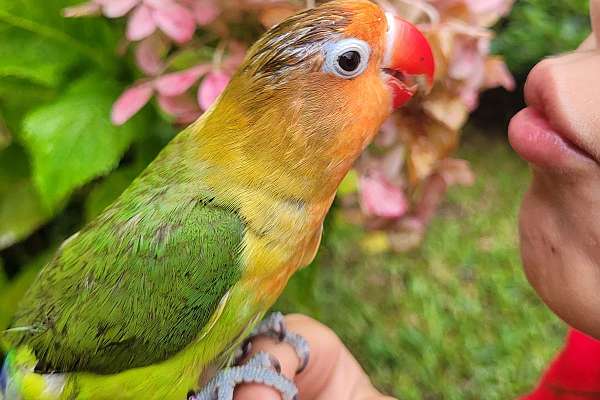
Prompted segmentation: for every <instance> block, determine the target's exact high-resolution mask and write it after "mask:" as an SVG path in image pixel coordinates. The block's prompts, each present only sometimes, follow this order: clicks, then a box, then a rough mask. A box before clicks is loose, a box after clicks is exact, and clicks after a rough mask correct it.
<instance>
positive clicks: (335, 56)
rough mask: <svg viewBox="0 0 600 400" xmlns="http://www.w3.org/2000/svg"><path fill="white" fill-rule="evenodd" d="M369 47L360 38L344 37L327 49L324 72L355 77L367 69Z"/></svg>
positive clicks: (343, 76) (369, 53)
mask: <svg viewBox="0 0 600 400" xmlns="http://www.w3.org/2000/svg"><path fill="white" fill-rule="evenodd" d="M370 55H371V48H370V47H369V45H368V44H367V43H365V42H363V41H362V40H358V39H344V40H341V41H339V42H336V43H333V44H331V45H330V46H329V48H328V49H327V54H326V58H325V65H324V70H325V72H328V73H331V74H334V75H336V76H339V77H340V78H344V79H352V78H356V77H357V76H359V75H360V74H362V73H363V72H365V69H367V66H368V65H369V57H370Z"/></svg>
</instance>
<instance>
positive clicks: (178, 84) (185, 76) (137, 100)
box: [111, 64, 210, 125]
mask: <svg viewBox="0 0 600 400" xmlns="http://www.w3.org/2000/svg"><path fill="white" fill-rule="evenodd" d="M209 71H210V65H207V64H200V65H197V66H195V67H193V68H189V69H186V70H183V71H180V72H173V73H170V74H166V75H163V76H160V77H158V78H155V79H154V80H151V81H145V82H141V83H138V84H136V85H134V86H132V87H130V88H128V89H127V90H125V91H124V92H123V94H121V96H119V98H118V99H117V101H116V102H115V104H113V108H112V114H111V120H112V122H113V124H115V125H122V124H124V123H125V122H127V121H128V120H129V119H130V118H131V117H132V116H134V115H135V114H136V113H137V112H138V111H139V110H141V109H142V107H144V105H146V103H148V102H149V101H150V99H151V98H152V95H153V94H154V93H155V91H156V92H158V94H159V96H160V97H161V98H162V104H167V107H166V108H165V111H166V112H167V113H169V114H171V115H173V116H174V117H176V118H177V117H180V116H181V115H180V114H182V113H181V112H180V111H178V112H176V113H172V112H170V111H172V110H174V109H175V107H174V106H173V107H169V105H173V104H174V101H175V100H173V101H171V100H168V99H167V98H169V97H178V96H181V95H183V94H184V93H185V92H186V91H188V90H189V89H190V88H191V87H192V86H193V85H194V84H195V83H196V82H197V81H198V79H200V77H202V75H205V74H206V73H207V72H209ZM178 104H179V103H178ZM159 105H161V102H159ZM198 111H199V109H198Z"/></svg>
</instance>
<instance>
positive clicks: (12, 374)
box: [0, 350, 19, 400]
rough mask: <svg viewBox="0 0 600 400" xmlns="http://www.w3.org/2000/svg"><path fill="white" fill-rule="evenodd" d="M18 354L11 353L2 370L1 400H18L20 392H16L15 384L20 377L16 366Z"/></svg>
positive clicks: (7, 356) (0, 377)
mask: <svg viewBox="0 0 600 400" xmlns="http://www.w3.org/2000/svg"><path fill="white" fill-rule="evenodd" d="M15 358H16V353H15V351H14V350H13V351H10V352H9V353H8V354H7V355H6V358H5V359H4V364H3V365H2V369H1V370H0V400H9V399H11V400H12V399H18V398H19V396H18V392H16V391H15V389H16V388H15V384H16V383H17V380H18V376H17V373H16V370H17V368H16V365H15Z"/></svg>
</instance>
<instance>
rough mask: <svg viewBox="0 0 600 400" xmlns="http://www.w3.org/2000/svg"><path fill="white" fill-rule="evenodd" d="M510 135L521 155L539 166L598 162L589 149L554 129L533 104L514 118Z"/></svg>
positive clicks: (512, 144) (513, 145) (549, 166)
mask: <svg viewBox="0 0 600 400" xmlns="http://www.w3.org/2000/svg"><path fill="white" fill-rule="evenodd" d="M508 138H509V141H510V144H511V146H512V147H513V149H514V150H515V151H516V152H517V153H518V154H519V155H520V156H521V157H523V158H524V159H525V160H526V161H529V162H530V163H532V164H534V165H536V166H538V167H546V168H568V167H569V166H572V165H574V164H581V163H589V162H595V161H594V158H593V157H592V156H591V155H590V154H589V153H587V152H586V151H585V150H583V149H581V148H580V147H579V146H577V145H576V144H574V143H573V141H571V140H570V139H568V138H567V137H566V136H565V135H564V134H563V133H561V132H559V131H558V130H556V129H554V128H553V127H552V125H551V124H550V122H548V120H547V119H546V118H545V117H544V115H543V114H542V113H540V112H539V111H537V110H536V109H535V108H533V107H527V108H526V109H524V110H522V111H521V112H519V113H518V114H517V115H516V116H515V117H514V118H513V119H512V121H511V123H510V126H509V128H508Z"/></svg>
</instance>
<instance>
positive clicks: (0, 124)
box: [0, 113, 12, 150]
mask: <svg viewBox="0 0 600 400" xmlns="http://www.w3.org/2000/svg"><path fill="white" fill-rule="evenodd" d="M11 140H12V135H11V134H10V131H9V130H8V126H6V122H4V118H3V116H2V113H0V150H4V149H5V148H7V147H8V145H9V144H10V142H11Z"/></svg>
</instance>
